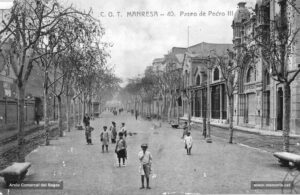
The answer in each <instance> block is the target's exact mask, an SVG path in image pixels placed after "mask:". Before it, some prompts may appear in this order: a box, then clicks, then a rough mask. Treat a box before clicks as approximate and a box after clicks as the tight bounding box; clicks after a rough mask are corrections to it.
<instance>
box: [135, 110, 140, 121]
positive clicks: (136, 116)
mask: <svg viewBox="0 0 300 195" xmlns="http://www.w3.org/2000/svg"><path fill="white" fill-rule="evenodd" d="M138 116H139V112H138V111H137V110H136V111H135V120H137V119H138Z"/></svg>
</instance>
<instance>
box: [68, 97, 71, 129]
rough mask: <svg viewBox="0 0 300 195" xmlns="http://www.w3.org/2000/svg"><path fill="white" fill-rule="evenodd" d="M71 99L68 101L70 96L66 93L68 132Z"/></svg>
mask: <svg viewBox="0 0 300 195" xmlns="http://www.w3.org/2000/svg"><path fill="white" fill-rule="evenodd" d="M70 109H71V101H70V96H69V95H67V131H68V132H70V131H71V127H70V126H71V122H70V121H71V111H70Z"/></svg>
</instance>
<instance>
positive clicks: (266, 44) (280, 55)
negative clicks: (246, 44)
mask: <svg viewBox="0 0 300 195" xmlns="http://www.w3.org/2000/svg"><path fill="white" fill-rule="evenodd" d="M278 3H279V6H280V13H279V15H277V16H276V17H275V19H274V20H273V19H272V18H271V20H269V18H264V20H267V22H269V23H270V28H260V29H258V30H257V31H256V32H253V33H252V34H251V36H250V37H248V39H249V40H250V42H251V41H252V42H254V44H255V45H256V46H257V47H256V51H257V56H258V57H261V58H262V60H263V65H264V66H265V68H266V69H268V70H269V71H270V72H271V75H272V78H273V79H274V80H275V81H276V82H278V83H280V84H282V85H283V88H284V93H283V94H284V95H283V99H284V108H285V109H284V129H283V150H284V151H289V134H290V116H291V84H292V82H293V81H294V80H295V78H296V77H297V76H298V74H299V72H300V69H299V67H295V65H293V64H291V63H292V62H293V61H292V60H291V58H292V57H293V56H294V55H295V54H296V51H295V43H297V39H298V37H299V31H300V28H299V26H297V25H296V23H294V21H293V18H295V20H296V18H297V17H299V10H298V9H297V6H296V1H295V0H280V1H278ZM288 14H289V15H290V16H291V17H290V19H288Z"/></svg>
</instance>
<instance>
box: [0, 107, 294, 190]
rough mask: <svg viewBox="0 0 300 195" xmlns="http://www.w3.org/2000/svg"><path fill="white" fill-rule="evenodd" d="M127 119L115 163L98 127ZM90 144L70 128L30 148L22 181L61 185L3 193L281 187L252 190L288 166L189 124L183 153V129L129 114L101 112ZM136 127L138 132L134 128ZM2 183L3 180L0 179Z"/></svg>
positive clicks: (278, 177)
mask: <svg viewBox="0 0 300 195" xmlns="http://www.w3.org/2000/svg"><path fill="white" fill-rule="evenodd" d="M112 120H113V121H116V122H117V127H118V129H119V128H120V123H121V122H125V123H126V126H127V129H128V132H131V133H133V134H132V136H129V137H127V142H128V162H127V163H126V164H127V165H126V167H121V168H119V167H116V161H117V159H116V155H115V153H114V145H110V146H109V153H102V152H101V144H100V138H99V136H100V129H101V127H102V126H103V125H107V126H109V125H110V123H111V121H112ZM91 125H92V126H93V127H95V131H93V134H92V139H93V145H86V143H85V137H84V131H78V130H72V131H71V132H70V133H67V134H66V136H65V137H63V138H60V139H58V140H53V141H51V146H41V147H39V148H38V149H36V150H34V151H33V152H31V153H30V154H29V155H28V156H27V158H26V161H28V162H31V163H32V167H31V168H30V169H29V173H28V175H27V177H26V179H25V181H58V180H62V181H63V185H64V186H63V190H43V191H42V190H26V189H23V190H20V189H10V190H7V189H4V188H3V185H2V188H1V189H0V192H2V193H3V194H172V193H173V194H184V193H195V194H197V193H201V194H203V193H281V190H277V191H274V190H263V191H256V190H251V188H250V187H251V186H250V183H251V181H282V180H283V179H284V177H285V175H286V174H287V172H288V171H289V170H288V169H287V168H283V167H280V165H279V164H278V163H277V161H276V159H275V158H274V157H273V156H272V154H271V153H269V152H263V151H260V150H257V149H253V148H249V147H244V146H241V145H238V144H232V145H229V144H228V143H227V141H225V139H224V138H220V137H215V136H214V137H213V143H211V144H208V143H206V142H205V140H204V139H203V138H202V136H201V131H200V130H193V131H192V136H193V139H194V145H193V149H192V155H191V156H188V155H186V152H185V150H184V144H183V141H182V139H180V137H181V135H182V130H181V129H172V128H170V127H169V125H168V124H166V123H163V124H162V126H161V127H159V125H158V122H157V121H144V120H142V119H138V120H135V119H134V117H132V116H131V115H128V114H123V115H121V116H112V114H110V113H104V114H102V115H101V118H100V119H96V120H94V121H92V124H91ZM135 133H136V134H135ZM145 142H146V143H148V144H149V151H150V152H151V153H152V155H153V173H152V177H151V180H150V185H151V187H152V189H151V190H140V189H139V187H140V176H139V173H138V167H139V161H138V157H137V153H138V152H139V151H140V145H141V144H142V143H145ZM1 183H2V184H3V181H2V180H1Z"/></svg>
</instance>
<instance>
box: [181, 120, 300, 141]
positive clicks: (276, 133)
mask: <svg viewBox="0 0 300 195" xmlns="http://www.w3.org/2000/svg"><path fill="white" fill-rule="evenodd" d="M180 120H183V121H187V120H188V119H187V118H186V117H181V118H180ZM191 121H192V122H193V123H195V124H197V125H202V121H201V120H195V119H191ZM210 124H211V126H215V127H220V128H223V129H228V128H229V124H224V123H216V122H210ZM233 128H234V130H237V131H244V132H249V133H256V134H259V135H271V136H278V137H281V136H282V131H270V130H261V129H256V128H249V127H242V126H238V125H234V126H233ZM290 137H293V138H300V135H296V134H290Z"/></svg>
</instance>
